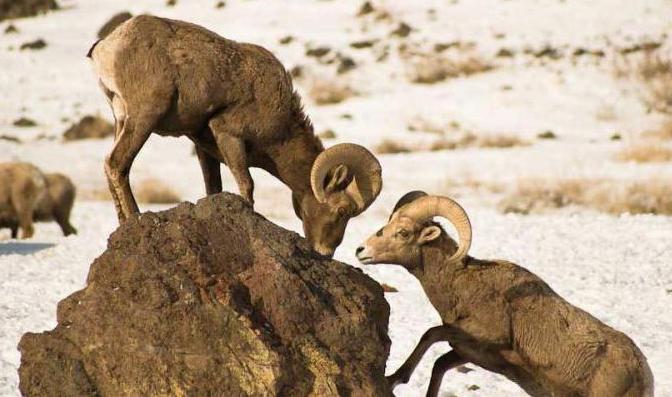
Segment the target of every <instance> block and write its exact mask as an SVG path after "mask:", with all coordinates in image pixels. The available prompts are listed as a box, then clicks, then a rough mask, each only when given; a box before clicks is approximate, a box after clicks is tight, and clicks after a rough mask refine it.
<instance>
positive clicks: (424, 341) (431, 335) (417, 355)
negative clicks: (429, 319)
mask: <svg viewBox="0 0 672 397" xmlns="http://www.w3.org/2000/svg"><path fill="white" fill-rule="evenodd" d="M445 340H446V330H445V328H444V326H443V325H439V326H436V327H432V328H430V329H428V330H427V331H426V332H425V333H424V335H422V338H420V342H418V345H417V346H416V347H415V349H413V352H412V353H411V355H410V356H408V358H407V359H406V362H404V363H403V364H402V365H401V367H399V369H397V370H396V371H395V372H394V374H392V375H390V376H388V377H387V381H388V383H389V384H390V385H391V386H392V387H395V386H397V385H399V384H401V383H407V382H408V381H409V380H410V379H411V375H412V374H413V371H414V370H415V367H417V366H418V364H419V363H420V360H421V359H422V356H423V355H424V354H425V352H427V349H429V348H430V347H431V346H432V345H433V344H434V343H436V342H440V341H445Z"/></svg>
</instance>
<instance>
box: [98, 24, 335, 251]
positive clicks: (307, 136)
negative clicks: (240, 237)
mask: <svg viewBox="0 0 672 397" xmlns="http://www.w3.org/2000/svg"><path fill="white" fill-rule="evenodd" d="M91 58H92V60H93V64H94V66H95V69H96V72H97V74H98V76H99V78H100V85H101V88H102V89H103V92H104V93H105V94H106V95H107V97H108V99H109V102H110V105H111V107H112V110H113V112H114V115H115V119H116V140H115V146H114V148H113V150H112V152H111V153H110V155H109V156H108V158H107V159H106V165H105V169H106V173H107V176H108V180H109V184H110V190H111V193H112V196H113V200H114V202H115V204H116V206H117V213H118V215H119V220H120V221H122V222H123V221H124V220H125V219H126V218H128V217H129V216H131V215H132V214H134V213H137V212H138V206H137V204H136V201H135V198H134V197H133V193H132V192H131V189H130V185H129V182H128V175H129V171H130V167H131V164H132V163H133V160H134V158H135V156H136V155H137V153H138V152H139V151H140V149H141V148H142V146H143V144H144V143H145V141H146V140H147V138H148V137H149V135H150V134H151V133H152V132H155V133H157V134H160V135H167V136H186V137H188V138H189V139H191V140H192V141H193V142H194V143H195V145H196V153H197V155H198V158H199V162H200V164H201V169H202V171H203V177H204V180H205V185H206V193H207V194H214V193H218V192H220V191H221V190H222V183H221V176H220V171H219V164H220V163H225V164H226V165H227V166H228V167H229V169H230V170H231V173H232V174H233V176H234V178H235V180H236V183H237V184H238V188H239V190H240V193H241V195H242V196H243V197H244V198H245V199H246V200H247V201H248V202H249V203H251V204H252V203H253V190H254V183H253V181H252V178H251V177H250V173H249V170H248V168H249V167H259V168H263V169H265V170H266V171H268V172H269V173H271V174H273V175H274V176H276V177H277V178H279V179H280V180H281V181H282V182H283V183H285V184H286V185H287V186H288V187H289V188H290V189H291V190H292V193H293V197H294V201H295V202H296V203H298V205H299V207H300V208H299V211H297V214H298V215H299V216H300V217H302V219H303V222H304V230H305V231H306V234H307V237H308V238H309V239H311V236H309V234H310V233H308V232H309V231H312V230H313V229H314V227H313V225H314V224H316V223H319V221H320V220H322V221H325V222H326V223H328V224H329V225H332V224H333V223H334V222H336V226H337V227H335V229H343V230H344V229H345V224H346V223H347V218H345V219H336V218H334V217H333V216H332V214H333V213H335V212H337V211H336V210H338V208H334V207H332V206H329V205H327V204H319V203H317V201H316V200H315V198H314V197H313V195H312V190H311V186H310V171H311V167H312V165H313V162H314V161H315V158H316V157H317V155H318V154H319V153H320V152H322V151H323V150H324V148H323V147H322V143H321V142H320V140H319V139H318V138H317V137H316V136H315V135H314V133H313V127H312V125H311V123H310V121H309V119H308V117H307V116H306V115H305V113H304V112H303V110H302V108H301V100H300V98H299V96H298V94H296V93H295V92H294V90H293V86H292V80H291V77H290V75H289V74H288V73H287V71H286V70H285V68H284V67H283V66H282V64H281V63H280V62H279V61H278V60H277V59H276V58H275V57H274V56H273V54H271V52H269V51H268V50H266V49H264V48H262V47H259V46H257V45H253V44H247V43H238V42H235V41H232V40H227V39H225V38H223V37H221V36H218V35H217V34H215V33H213V32H211V31H208V30H206V29H204V28H202V27H200V26H197V25H193V24H190V23H186V22H181V21H175V20H169V19H163V18H157V17H152V16H148V15H142V16H138V17H134V18H132V19H130V20H129V21H127V22H125V23H124V24H122V25H120V26H119V27H118V28H117V29H115V30H114V31H113V32H112V33H111V34H110V35H108V36H107V37H106V38H105V39H103V40H101V41H100V42H98V43H97V44H96V45H94V47H93V48H92V49H91ZM327 218H329V219H327ZM341 226H342V227H341ZM342 237H343V235H342V234H341V235H340V236H335V235H334V233H331V234H330V238H329V239H328V240H329V241H326V240H324V239H321V240H319V241H312V243H313V245H314V247H315V248H316V249H317V250H318V251H320V252H322V253H324V254H327V255H331V254H333V250H334V249H335V247H336V246H337V245H338V244H339V243H340V241H341V239H342Z"/></svg>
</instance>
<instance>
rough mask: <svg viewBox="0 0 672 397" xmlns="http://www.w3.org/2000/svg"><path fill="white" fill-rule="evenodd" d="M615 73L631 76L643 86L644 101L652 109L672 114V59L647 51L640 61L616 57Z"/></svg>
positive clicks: (624, 76)
mask: <svg viewBox="0 0 672 397" xmlns="http://www.w3.org/2000/svg"><path fill="white" fill-rule="evenodd" d="M614 74H615V75H616V77H619V78H630V79H633V80H635V81H637V82H639V83H640V84H641V85H642V87H643V90H642V91H643V92H642V101H643V103H644V105H646V106H647V107H649V108H650V109H653V110H656V111H659V112H662V113H667V114H672V59H670V58H667V57H663V56H662V55H660V54H659V53H657V52H655V51H646V52H644V53H643V54H642V57H641V58H639V61H636V62H635V61H631V60H630V59H627V58H616V59H615V64H614Z"/></svg>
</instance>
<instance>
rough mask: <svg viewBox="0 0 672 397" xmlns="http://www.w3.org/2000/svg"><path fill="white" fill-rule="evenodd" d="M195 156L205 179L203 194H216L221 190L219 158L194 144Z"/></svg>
mask: <svg viewBox="0 0 672 397" xmlns="http://www.w3.org/2000/svg"><path fill="white" fill-rule="evenodd" d="M196 156H198V162H199V163H200V164H201V171H202V172H203V180H204V181H205V194H207V195H208V196H210V195H211V194H217V193H220V192H221V191H222V174H221V171H220V168H219V160H217V159H216V158H214V157H212V156H211V155H210V154H209V153H207V152H205V151H204V150H202V149H200V148H199V147H198V146H196Z"/></svg>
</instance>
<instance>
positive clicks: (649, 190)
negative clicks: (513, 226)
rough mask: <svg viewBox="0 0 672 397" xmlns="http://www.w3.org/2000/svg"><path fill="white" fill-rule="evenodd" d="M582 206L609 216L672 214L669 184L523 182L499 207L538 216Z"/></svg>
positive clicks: (611, 181)
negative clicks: (547, 212) (556, 210)
mask: <svg viewBox="0 0 672 397" xmlns="http://www.w3.org/2000/svg"><path fill="white" fill-rule="evenodd" d="M568 206H581V207H586V208H591V209H594V210H597V211H600V212H606V213H610V214H623V213H630V214H645V213H646V214H662V215H672V181H666V180H662V179H650V180H646V181H636V182H625V181H615V180H608V179H566V180H556V181H549V180H546V179H523V180H521V181H519V183H518V185H517V186H516V187H515V189H514V190H513V191H512V192H511V193H509V194H508V196H507V197H505V198H504V199H503V200H502V201H501V202H500V204H499V209H500V211H502V212H505V213H509V212H513V213H520V214H530V213H541V212H546V211H548V210H553V209H558V208H563V207H568Z"/></svg>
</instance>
